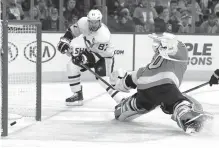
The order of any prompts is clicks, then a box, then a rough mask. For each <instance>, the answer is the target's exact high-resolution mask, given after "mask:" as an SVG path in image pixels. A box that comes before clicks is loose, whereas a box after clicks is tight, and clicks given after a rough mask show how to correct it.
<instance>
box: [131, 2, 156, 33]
mask: <svg viewBox="0 0 219 148" xmlns="http://www.w3.org/2000/svg"><path fill="white" fill-rule="evenodd" d="M148 7H149V6H148V2H147V0H140V3H139V5H138V7H137V8H135V11H134V14H133V21H134V23H135V29H136V32H152V31H153V25H154V17H155V16H154V15H153V12H152V10H151V9H150V8H148Z"/></svg>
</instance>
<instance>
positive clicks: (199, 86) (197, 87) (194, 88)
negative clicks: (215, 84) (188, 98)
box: [183, 82, 209, 93]
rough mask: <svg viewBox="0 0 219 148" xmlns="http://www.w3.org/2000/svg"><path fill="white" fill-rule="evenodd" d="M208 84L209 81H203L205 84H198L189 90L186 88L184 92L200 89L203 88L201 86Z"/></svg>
mask: <svg viewBox="0 0 219 148" xmlns="http://www.w3.org/2000/svg"><path fill="white" fill-rule="evenodd" d="M208 84H209V82H205V83H203V84H201V85H198V86H196V87H193V88H191V89H189V90H186V91H184V92H183V93H188V92H191V91H193V90H196V89H199V88H201V87H203V86H206V85H208Z"/></svg>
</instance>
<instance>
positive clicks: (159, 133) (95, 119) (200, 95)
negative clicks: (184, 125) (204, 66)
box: [1, 82, 219, 148]
mask: <svg viewBox="0 0 219 148" xmlns="http://www.w3.org/2000/svg"><path fill="white" fill-rule="evenodd" d="M202 83H204V82H184V83H183V84H182V86H181V88H180V89H181V90H182V91H184V90H187V89H189V88H192V87H194V86H197V85H199V84H202ZM83 90H84V98H85V101H84V106H82V107H66V106H65V103H64V101H65V98H67V97H69V96H70V95H71V91H70V88H69V87H68V84H66V83H52V84H43V88H42V95H43V96H42V103H43V109H42V113H43V119H42V122H32V120H31V119H26V118H22V119H20V120H18V121H17V124H15V125H14V126H10V127H9V136H8V137H6V138H3V139H1V144H2V147H10V148H12V147H14V148H21V147H22V148H32V147H33V148H36V147H37V148H38V147H45V148H48V147H51V148H60V147H63V148H64V147H67V148H68V147H75V148H81V147H84V148H90V147H95V148H97V147H101V148H104V147H110V148H112V147H115V148H116V147H132V148H133V147H138V146H139V147H148V148H149V146H150V147H159V148H163V147H168V148H170V147H177V148H178V147H186V148H187V147H207V146H211V147H218V143H219V142H218V140H219V128H218V127H217V126H216V125H219V124H218V123H219V86H214V87H209V86H205V87H203V88H200V89H198V90H196V91H193V92H191V93H189V94H190V95H192V96H193V97H194V98H196V99H197V100H199V101H200V102H201V103H203V106H204V109H205V110H206V111H209V112H211V113H213V114H214V115H215V120H214V123H213V125H212V126H211V127H212V129H211V131H210V132H205V133H203V134H200V135H196V136H189V135H186V134H185V133H183V132H182V131H181V129H179V128H178V126H177V125H176V123H175V122H173V121H172V120H171V119H170V116H169V115H166V114H164V113H163V112H161V111H160V109H159V108H157V109H156V110H154V111H152V112H150V113H148V114H146V115H144V116H141V117H140V118H138V119H136V120H134V121H132V122H118V121H116V120H114V115H113V109H114V106H115V104H116V103H115V102H114V100H112V99H111V98H110V97H109V96H108V95H107V94H106V93H105V91H104V89H103V88H101V86H100V85H99V84H98V83H96V82H86V83H83ZM132 93H134V91H133V92H132ZM127 95H128V94H124V96H127ZM19 101H21V100H19ZM24 103H25V102H24ZM191 145H192V146H191Z"/></svg>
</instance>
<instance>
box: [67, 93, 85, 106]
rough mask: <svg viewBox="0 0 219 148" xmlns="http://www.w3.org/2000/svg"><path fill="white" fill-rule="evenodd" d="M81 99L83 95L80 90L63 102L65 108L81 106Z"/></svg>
mask: <svg viewBox="0 0 219 148" xmlns="http://www.w3.org/2000/svg"><path fill="white" fill-rule="evenodd" d="M83 99H84V98H83V93H82V90H80V91H78V92H76V93H75V94H74V95H73V96H71V97H69V98H67V99H66V100H65V102H66V106H82V105H83Z"/></svg>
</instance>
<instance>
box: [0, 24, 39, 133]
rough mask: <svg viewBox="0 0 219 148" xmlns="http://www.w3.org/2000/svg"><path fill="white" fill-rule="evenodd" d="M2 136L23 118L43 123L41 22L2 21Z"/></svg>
mask: <svg viewBox="0 0 219 148" xmlns="http://www.w3.org/2000/svg"><path fill="white" fill-rule="evenodd" d="M0 37H1V44H0V46H1V49H2V54H1V88H2V89H1V98H0V99H1V135H2V136H7V135H8V133H9V131H10V126H8V125H10V123H11V122H16V120H17V119H20V118H27V117H28V118H35V120H36V121H41V54H42V53H41V23H40V22H38V21H9V22H7V21H2V22H1V36H0Z"/></svg>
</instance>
